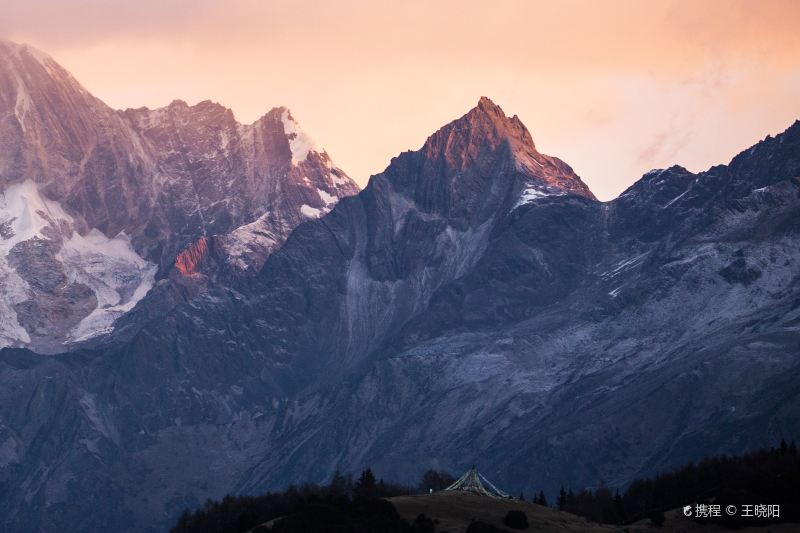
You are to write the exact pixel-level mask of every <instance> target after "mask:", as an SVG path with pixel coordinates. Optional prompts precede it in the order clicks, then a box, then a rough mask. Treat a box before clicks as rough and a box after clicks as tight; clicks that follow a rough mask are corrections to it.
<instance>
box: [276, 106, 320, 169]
mask: <svg viewBox="0 0 800 533" xmlns="http://www.w3.org/2000/svg"><path fill="white" fill-rule="evenodd" d="M281 122H283V131H284V132H285V133H286V137H288V139H289V148H291V150H292V164H293V165H296V164H297V163H301V162H303V161H305V160H306V158H307V157H308V153H309V152H318V151H319V150H317V146H316V144H315V143H314V140H313V139H311V137H309V136H308V134H307V133H305V132H304V131H303V130H302V129H300V124H298V123H297V121H296V120H295V119H294V118H293V117H292V114H291V113H290V112H289V110H288V109H285V110H284V111H283V114H281Z"/></svg>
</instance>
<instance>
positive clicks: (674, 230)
mask: <svg viewBox="0 0 800 533" xmlns="http://www.w3.org/2000/svg"><path fill="white" fill-rule="evenodd" d="M171 107H175V109H172V110H168V111H165V112H164V113H163V115H164V116H165V117H171V118H169V120H170V121H179V119H180V120H184V119H181V118H180V117H184V118H185V117H189V116H193V113H194V111H191V110H190V108H188V107H186V106H182V105H180V104H173V106H171ZM205 107H208V106H205ZM205 107H204V108H203V109H205ZM195 111H199V110H195ZM206 111H207V112H209V113H212V114H216V113H219V117H222V118H219V117H217V118H216V119H215V120H214V121H212V122H211V123H213V124H216V123H217V121H223V122H224V117H225V113H224V112H223V111H221V110H219V109H217V108H213V107H208V109H207V110H206ZM206 111H203V112H204V113H205V112H206ZM134 114H136V113H134ZM145 114H146V113H145ZM215 116H216V115H215ZM281 116H283V115H281ZM162 118H163V117H162ZM129 120H131V123H132V124H133V123H137V122H136V121H133V120H132V119H130V118H129ZM165 120H166V119H165ZM186 120H189V119H186ZM269 120H273V121H274V120H276V119H274V118H273V119H269ZM137 124H139V125H137V126H136V128H139V130H138V131H142V132H145V133H142V135H144V136H145V137H146V136H147V135H156V134H157V135H158V138H159V139H161V140H160V141H159V142H158V144H159V145H163V146H164V147H165V148H164V149H165V150H168V149H167V148H166V146H168V143H169V142H170V141H169V139H170V138H171V137H170V135H166V134H164V135H165V136H163V137H162V136H161V135H162V133H156V130H153V131H151V133H146V131H150V130H149V129H148V128H150V127H151V126H150V125H149V124H150V122H147V123H146V124H145V123H144V122H142V123H137ZM265 127H266V126H265ZM132 128H133V126H132ZM208 128H210V129H213V128H211V126H209V127H208ZM208 128H206V129H202V128H201V130H202V131H198V137H197V139H195V141H194V142H195V143H197V144H198V145H203V143H204V142H205V141H204V140H203V139H208V138H211V137H213V135H212V134H211V133H209V129H208ZM254 131H255V130H254ZM203 132H204V133H203ZM201 133H203V135H201ZM206 134H207V136H204V135H206ZM254 135H255V133H254ZM297 139H298V138H297V137H294V138H292V140H297ZM206 148H208V147H206ZM202 153H206V149H203V150H202ZM798 154H800V123H795V124H794V125H793V126H792V127H790V128H789V129H788V130H787V131H786V132H784V133H783V134H781V135H778V136H777V137H775V138H768V139H766V140H764V141H762V142H761V143H759V144H757V145H756V146H754V147H752V148H751V149H749V150H747V151H745V152H743V153H742V154H740V155H738V156H737V157H735V158H734V159H733V160H732V161H731V163H730V164H729V165H727V166H717V167H714V168H712V169H710V170H709V171H707V172H703V173H699V174H693V173H690V172H688V171H687V170H685V169H682V168H680V167H672V168H669V169H665V170H657V171H652V172H650V173H648V174H646V175H645V176H643V177H642V179H641V180H639V181H638V182H637V183H635V184H634V185H633V186H631V187H630V188H629V189H628V190H627V191H625V193H623V194H622V195H621V196H620V197H619V198H617V199H616V200H614V201H612V202H607V203H601V202H598V201H596V200H595V199H594V198H593V196H592V195H591V193H590V192H589V191H588V189H586V187H585V185H584V184H583V183H582V182H581V181H580V179H579V178H578V177H577V176H576V175H575V174H574V173H573V172H572V170H571V169H570V168H569V167H568V166H567V165H566V164H564V163H563V162H561V161H559V160H558V159H556V158H552V157H549V156H545V155H543V154H540V153H539V152H538V151H537V150H536V148H535V146H534V145H533V143H532V141H531V139H530V135H529V134H528V132H527V130H526V129H525V128H524V126H522V125H521V123H520V122H519V121H518V120H517V119H515V118H513V117H512V118H508V117H506V116H505V114H504V113H503V112H502V110H500V109H499V108H498V107H497V106H495V105H494V104H492V103H491V102H490V101H489V100H488V99H482V100H481V101H480V102H479V104H478V106H477V107H476V108H475V109H473V110H471V111H470V112H469V113H467V114H466V115H465V116H464V117H462V118H460V119H458V120H456V121H454V122H452V123H451V124H448V125H446V126H445V127H443V128H442V129H441V130H439V131H438V132H436V133H435V134H434V135H433V136H431V137H430V138H429V139H428V141H427V142H426V143H425V145H424V146H423V147H422V148H421V149H420V150H418V151H415V152H407V153H404V154H401V155H400V156H398V157H397V158H395V159H394V160H393V161H392V163H391V164H390V165H389V167H388V168H387V169H386V171H385V172H383V173H381V174H379V175H376V176H373V177H372V179H371V181H370V184H369V185H368V187H367V188H366V189H365V190H364V191H362V192H361V193H359V194H358V195H356V196H353V197H349V198H344V199H343V200H341V201H340V202H339V203H338V204H337V205H336V207H334V208H333V209H332V210H331V212H330V213H328V214H327V215H325V216H321V217H320V218H318V219H316V218H314V219H311V220H308V221H307V222H305V223H301V224H299V225H298V226H297V227H296V228H295V229H294V231H292V232H291V234H290V235H289V237H288V239H286V242H285V244H283V246H282V247H281V248H280V249H279V250H277V251H275V252H274V253H271V255H268V256H267V257H266V261H265V262H264V264H263V267H262V268H261V269H260V270H258V271H257V272H255V273H254V275H250V276H231V277H226V276H228V274H227V272H228V271H227V270H226V269H227V267H225V266H224V265H225V264H227V263H226V262H227V259H226V258H227V257H230V255H229V253H228V252H226V251H225V250H226V248H225V245H226V243H225V237H224V236H218V237H211V236H209V237H208V238H206V239H203V238H202V237H203V236H202V235H200V236H197V237H196V239H195V240H194V241H193V244H192V245H191V246H189V247H188V248H187V249H186V253H185V254H184V255H182V256H181V257H180V260H179V265H180V266H181V268H182V269H183V270H184V271H185V273H183V274H180V275H179V274H178V273H174V272H173V276H172V277H171V278H170V279H162V280H160V281H159V282H158V284H157V286H156V290H153V291H151V293H150V295H149V296H148V298H146V299H145V300H144V301H143V302H142V304H140V305H138V306H137V307H136V308H135V309H134V310H133V311H132V312H130V313H127V314H125V315H124V316H122V317H121V318H120V320H119V321H118V322H119V326H118V327H117V328H116V329H115V332H114V333H113V334H112V335H111V336H110V337H108V338H106V340H105V342H104V344H102V345H99V346H96V347H94V348H93V349H91V350H90V349H84V350H79V351H73V352H70V353H65V354H60V355H58V356H54V357H43V356H39V355H36V354H34V353H31V352H29V351H27V350H18V349H5V350H2V351H0V494H2V495H3V496H2V497H0V516H2V517H3V518H2V524H3V526H4V527H5V528H6V529H8V530H11V531H17V530H19V531H22V530H26V531H31V530H33V531H52V530H59V531H62V530H64V531H105V530H109V529H116V530H124V531H125V530H130V531H156V530H163V529H164V528H165V527H166V526H167V525H169V524H170V523H172V522H173V521H174V520H175V519H176V517H177V515H178V514H179V513H180V512H181V510H182V509H183V508H185V507H195V506H199V505H201V504H202V502H203V501H205V499H206V498H220V497H222V496H223V495H224V494H226V493H229V492H235V493H257V492H262V491H265V490H268V489H270V488H277V487H281V486H284V485H286V484H288V483H290V482H297V481H324V480H327V479H329V478H330V476H331V474H332V473H333V472H334V470H335V469H337V468H338V469H341V470H343V471H352V470H355V469H359V468H362V467H364V466H366V465H371V466H372V467H373V468H374V469H375V470H376V471H377V472H379V473H380V474H381V475H382V476H384V477H386V478H390V479H398V480H403V481H411V480H412V479H415V478H417V476H418V475H419V474H420V473H421V472H422V471H424V470H425V469H427V468H429V467H435V468H444V469H448V470H451V471H460V470H462V469H463V468H464V467H465V466H468V465H470V464H472V463H477V464H478V465H479V467H480V469H481V471H483V472H486V474H487V476H489V477H490V478H491V479H493V480H495V481H496V482H497V483H498V484H500V485H501V486H503V487H506V488H508V489H509V490H511V491H517V490H530V489H531V488H543V489H545V490H546V491H552V490H554V489H556V488H557V487H559V486H560V485H561V484H564V485H571V486H573V487H576V488H577V487H580V486H582V485H594V484H596V483H598V482H599V481H600V480H605V481H606V482H607V483H609V484H610V485H612V486H619V485H621V484H624V483H626V482H628V481H630V480H631V479H632V478H633V477H635V476H639V475H645V474H652V473H654V472H656V471H658V470H659V469H662V468H666V467H669V466H673V465H676V464H680V463H684V462H685V461H687V460H688V459H698V458H700V457H702V456H705V455H707V454H709V453H723V452H727V453H739V452H743V451H746V450H748V449H752V448H754V447H758V446H762V445H767V444H774V443H775V442H776V441H777V440H778V439H779V438H780V437H788V438H792V437H793V436H794V435H796V434H797V432H798V430H800V396H798V394H800V393H798V391H800V387H798V386H797V385H798V383H797V382H798V378H797V376H798V375H800V374H798V363H800V361H798V354H800V330H799V329H798V328H800V283H799V281H800V268H798V265H800V216H798V214H800V179H798V176H800V156H798ZM201 155H202V154H200V155H198V154H193V153H188V152H187V158H188V160H189V161H193V163H192V164H193V165H195V164H196V165H198V166H199V167H203V168H205V167H204V165H206V164H209V165H211V163H209V162H208V161H206V160H205V159H203V157H201ZM176 161H177V160H176ZM168 162H172V163H174V164H176V165H177V162H175V161H172V160H169V161H168ZM212 166H213V165H212ZM180 168H181V167H180V166H178V167H175V169H173V170H174V172H176V173H177V172H178V170H179V169H180ZM187 168H188V167H187ZM192 179H194V178H192ZM197 184H198V185H199V186H200V189H198V194H199V195H200V196H202V195H203V194H207V195H211V194H212V192H211V191H210V190H206V189H205V188H204V186H203V184H202V183H201V182H200V181H198V182H197ZM203 191H205V192H203ZM187 205H188V204H187ZM306 205H308V206H309V207H310V208H312V209H313V208H314V206H313V205H311V204H306ZM317 205H319V204H317ZM176 206H178V204H176ZM178 207H179V206H178ZM236 209H245V207H244V206H243V205H242V206H238V207H236ZM184 212H185V213H187V217H188V218H187V219H186V220H189V218H191V217H189V215H190V214H191V213H192V212H191V210H189V209H188V208H187V209H185V210H184ZM306 212H310V213H311V211H308V210H306ZM202 213H203V214H204V216H205V214H214V213H217V214H215V215H213V216H211V217H210V218H209V220H211V219H214V220H219V218H220V217H222V216H223V214H222V213H223V212H222V211H219V212H217V211H215V209H213V208H209V209H208V210H205V211H202ZM195 216H197V217H198V219H199V214H195ZM206 223H209V224H210V222H206ZM270 231H272V230H266V229H264V228H261V227H259V228H257V230H256V231H255V232H254V233H255V234H256V235H260V234H261V233H264V235H263V236H266V237H268V238H272V237H271V235H272V234H271V233H270ZM0 242H1V241H0ZM740 260H743V261H744V262H743V263H742V262H741V261H740ZM220 265H222V266H220ZM729 267H730V268H731V269H732V271H733V272H734V274H736V275H739V274H741V273H743V274H744V275H745V278H744V279H746V280H747V283H746V284H745V283H743V282H741V281H737V279H734V282H733V283H731V282H729V281H727V280H726V279H725V278H724V277H723V275H721V274H720V272H721V271H724V270H725V269H726V268H729ZM748 269H757V270H758V271H759V272H760V275H759V276H753V275H747V272H748ZM737 273H738V274H737ZM187 274H188V275H187ZM220 280H224V281H225V282H224V283H220V282H219V281H220Z"/></svg>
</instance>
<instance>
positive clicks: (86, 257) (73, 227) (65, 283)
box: [0, 42, 358, 353]
mask: <svg viewBox="0 0 800 533" xmlns="http://www.w3.org/2000/svg"><path fill="white" fill-rule="evenodd" d="M0 64H2V70H0V89H2V92H1V93H0V138H2V139H3V142H2V143H1V144H0V188H2V190H3V196H2V197H0V228H3V233H2V240H1V241H0V247H2V248H0V250H1V251H2V253H1V254H0V255H2V257H0V280H2V283H3V286H4V291H3V294H2V296H0V346H28V347H30V348H32V349H34V350H36V351H39V352H46V353H52V352H58V351H63V350H64V349H65V346H69V345H72V344H74V343H76V342H79V341H82V340H86V339H89V338H93V337H96V336H98V335H101V334H104V333H108V332H109V331H110V330H111V329H112V328H113V324H114V322H115V320H116V319H117V318H119V316H121V315H122V314H124V313H125V312H126V311H128V310H130V309H131V308H133V307H134V305H135V304H136V303H137V302H139V301H140V300H141V299H142V297H143V296H144V295H145V294H147V293H148V291H149V290H150V289H152V288H153V286H154V283H155V281H156V280H157V279H162V278H165V277H167V276H168V275H169V274H170V272H171V271H174V272H176V273H177V274H178V275H181V276H191V275H195V274H197V272H195V269H196V268H197V266H198V264H197V263H198V262H199V261H200V259H201V256H202V255H204V254H205V253H208V252H209V250H213V252H214V257H215V259H216V262H217V263H219V265H218V266H217V267H216V268H215V271H219V270H220V268H222V270H225V271H229V272H231V273H233V274H239V273H247V272H248V271H256V270H258V269H260V267H261V265H262V264H263V262H264V260H265V258H266V256H267V255H268V254H269V253H270V252H271V251H272V250H273V249H275V248H276V247H278V246H280V244H281V243H283V241H284V240H285V239H286V237H287V236H288V234H289V233H290V232H291V230H292V229H293V228H294V227H295V226H297V225H298V224H300V223H301V222H303V221H305V220H308V219H310V218H317V217H319V216H320V215H322V214H324V213H326V212H327V211H329V210H330V208H331V207H332V206H333V205H334V204H335V203H336V202H337V201H338V200H339V199H340V198H342V197H343V196H347V195H351V194H355V193H356V192H358V187H357V186H356V185H355V183H354V182H353V181H351V180H350V179H349V178H348V177H347V175H346V174H345V173H344V172H342V171H341V170H340V169H339V168H337V167H336V166H335V165H334V164H333V163H332V162H331V160H330V158H329V157H328V154H327V153H325V151H324V150H321V149H319V148H317V147H316V146H315V145H314V143H313V141H311V139H310V138H309V137H308V135H307V134H305V133H304V132H303V131H302V130H301V129H300V128H299V126H298V124H297V121H296V120H295V119H294V117H293V116H292V114H291V112H290V111H289V110H288V109H285V108H275V109H273V110H272V111H270V112H269V113H267V114H266V115H264V116H263V117H262V118H260V119H259V120H257V121H256V122H255V123H253V124H249V125H243V124H239V123H238V122H237V121H236V120H235V118H234V117H233V113H232V112H231V111H230V110H229V109H227V108H225V107H223V106H221V105H218V104H214V103H212V102H208V101H206V102H201V103H199V104H197V105H195V106H189V105H187V104H186V103H184V102H181V101H175V102H173V103H172V104H170V105H169V106H167V107H165V108H161V109H155V110H150V109H146V108H141V109H128V110H126V111H116V110H113V109H111V108H109V107H108V106H106V105H105V104H103V103H102V102H100V101H99V100H98V99H96V98H94V97H93V96H91V95H90V94H89V93H88V92H87V91H86V90H85V89H84V88H83V87H82V86H81V85H80V84H79V83H78V82H77V81H76V80H75V79H74V78H73V77H72V76H71V75H70V74H69V73H68V72H66V71H65V70H64V69H63V68H62V67H60V66H59V65H58V64H57V63H56V62H55V61H54V60H53V59H52V58H50V57H49V56H47V55H45V54H43V53H42V52H39V51H38V50H36V49H34V48H32V47H30V46H27V45H18V44H14V43H11V42H0ZM181 251H183V253H180V252H181ZM223 267H224V268H223Z"/></svg>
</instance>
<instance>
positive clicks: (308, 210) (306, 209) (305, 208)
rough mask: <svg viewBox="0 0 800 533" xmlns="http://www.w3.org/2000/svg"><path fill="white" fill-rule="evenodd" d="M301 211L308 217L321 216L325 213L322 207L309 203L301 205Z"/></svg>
mask: <svg viewBox="0 0 800 533" xmlns="http://www.w3.org/2000/svg"><path fill="white" fill-rule="evenodd" d="M300 212H301V213H302V214H303V215H304V216H306V217H308V218H319V217H320V216H322V214H323V213H322V210H321V209H317V208H316V207H311V206H310V205H308V204H303V205H301V206H300Z"/></svg>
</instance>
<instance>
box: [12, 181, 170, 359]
mask: <svg viewBox="0 0 800 533" xmlns="http://www.w3.org/2000/svg"><path fill="white" fill-rule="evenodd" d="M31 239H42V240H50V241H55V242H58V243H60V244H61V248H60V250H59V252H58V253H57V254H56V260H57V261H59V262H60V263H61V265H62V267H63V269H64V273H65V274H66V276H67V278H68V280H69V282H78V283H83V284H85V285H86V286H88V287H89V288H91V290H92V291H93V292H94V294H95V296H96V298H97V308H95V309H94V310H93V311H92V312H91V313H90V314H89V316H87V317H85V318H84V319H83V320H82V321H81V322H80V323H79V324H78V325H77V326H76V327H75V328H74V329H73V330H72V331H71V332H69V334H68V338H67V339H65V341H67V342H70V341H79V340H83V339H88V338H90V337H94V336H96V335H99V334H101V333H105V332H108V331H110V330H111V329H113V323H114V321H115V320H116V319H117V318H118V317H119V316H121V315H122V314H124V313H125V312H127V311H129V310H130V309H132V308H133V306H134V305H136V303H137V302H138V301H139V300H141V299H142V298H143V297H144V295H145V294H147V292H148V291H149V290H150V289H151V288H152V286H153V284H154V283H155V274H156V269H157V267H156V265H155V264H152V263H149V262H148V261H146V260H144V259H143V258H142V257H140V256H139V255H138V254H137V253H136V252H135V251H134V250H133V247H132V246H131V243H130V240H129V239H128V237H127V236H126V235H125V234H124V233H122V234H120V235H117V236H116V237H114V238H113V239H109V238H108V237H106V236H105V235H103V234H102V233H101V232H100V231H98V230H96V229H93V230H91V231H90V232H89V233H88V234H87V235H85V236H83V235H80V234H79V233H78V232H77V231H76V230H75V220H74V219H73V218H72V216H70V215H69V214H68V213H67V212H66V211H65V210H64V209H63V208H62V206H61V204H59V203H58V202H55V201H52V200H48V199H46V198H44V197H43V196H42V195H41V194H40V191H39V189H38V187H37V185H36V184H35V183H34V182H33V181H32V180H27V181H24V182H22V183H15V184H13V185H11V186H9V187H8V188H7V189H6V190H5V191H4V192H3V193H0V287H2V291H0V347H2V346H9V345H20V344H27V343H29V342H30V341H31V339H30V336H29V334H28V332H27V331H26V330H25V328H23V327H22V326H21V325H20V324H19V322H18V319H17V313H16V310H15V306H16V305H17V304H19V303H21V302H24V301H26V300H28V299H29V298H30V297H31V291H32V290H33V289H32V288H31V287H30V285H29V284H28V283H27V282H26V281H25V280H24V279H23V278H22V277H21V276H20V275H19V274H18V273H17V272H16V271H15V270H14V268H13V267H12V266H11V265H10V264H9V261H8V254H9V252H10V251H11V249H12V248H14V246H15V245H16V244H18V243H22V242H25V241H28V240H31Z"/></svg>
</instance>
